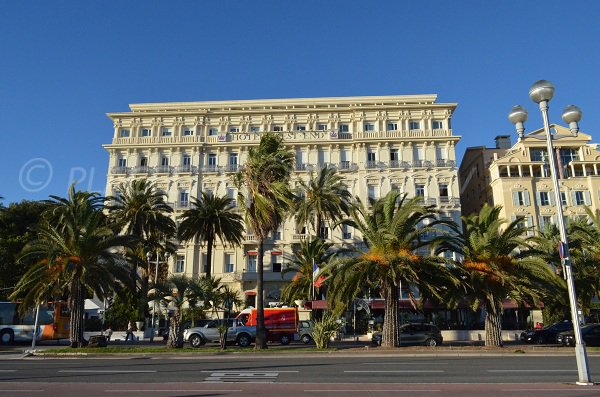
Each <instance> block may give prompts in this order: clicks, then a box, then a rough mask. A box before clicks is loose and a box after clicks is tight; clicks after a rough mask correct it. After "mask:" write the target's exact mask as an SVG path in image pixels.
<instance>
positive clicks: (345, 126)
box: [339, 124, 350, 132]
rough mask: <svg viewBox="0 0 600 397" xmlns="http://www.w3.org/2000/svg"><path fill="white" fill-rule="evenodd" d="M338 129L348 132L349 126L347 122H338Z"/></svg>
mask: <svg viewBox="0 0 600 397" xmlns="http://www.w3.org/2000/svg"><path fill="white" fill-rule="evenodd" d="M339 131H340V132H349V131H350V128H349V127H348V124H340V128H339Z"/></svg>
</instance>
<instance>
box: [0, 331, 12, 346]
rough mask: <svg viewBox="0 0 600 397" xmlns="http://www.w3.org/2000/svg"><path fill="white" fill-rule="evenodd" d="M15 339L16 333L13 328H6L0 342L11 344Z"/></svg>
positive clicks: (0, 336)
mask: <svg viewBox="0 0 600 397" xmlns="http://www.w3.org/2000/svg"><path fill="white" fill-rule="evenodd" d="M14 341H15V334H14V333H13V331H12V330H11V329H7V330H4V331H2V332H1V333H0V343H2V344H3V345H10V344H12V343H13V342H14Z"/></svg>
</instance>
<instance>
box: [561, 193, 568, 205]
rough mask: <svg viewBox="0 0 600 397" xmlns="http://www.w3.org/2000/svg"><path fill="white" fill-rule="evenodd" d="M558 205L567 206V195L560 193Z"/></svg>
mask: <svg viewBox="0 0 600 397" xmlns="http://www.w3.org/2000/svg"><path fill="white" fill-rule="evenodd" d="M560 204H561V205H563V206H565V207H566V206H567V193H565V192H560Z"/></svg>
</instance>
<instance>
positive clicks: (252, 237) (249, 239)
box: [244, 234, 258, 243]
mask: <svg viewBox="0 0 600 397" xmlns="http://www.w3.org/2000/svg"><path fill="white" fill-rule="evenodd" d="M244 241H245V242H247V243H250V242H256V241H258V240H257V239H256V235H254V234H246V235H245V236H244Z"/></svg>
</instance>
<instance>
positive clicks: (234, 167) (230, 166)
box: [225, 164, 240, 172]
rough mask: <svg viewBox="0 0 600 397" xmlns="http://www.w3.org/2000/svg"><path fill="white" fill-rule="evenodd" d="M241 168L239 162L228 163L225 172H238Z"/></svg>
mask: <svg viewBox="0 0 600 397" xmlns="http://www.w3.org/2000/svg"><path fill="white" fill-rule="evenodd" d="M239 169H240V167H239V165H238V164H227V167H226V168H225V172H238V170H239Z"/></svg>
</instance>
